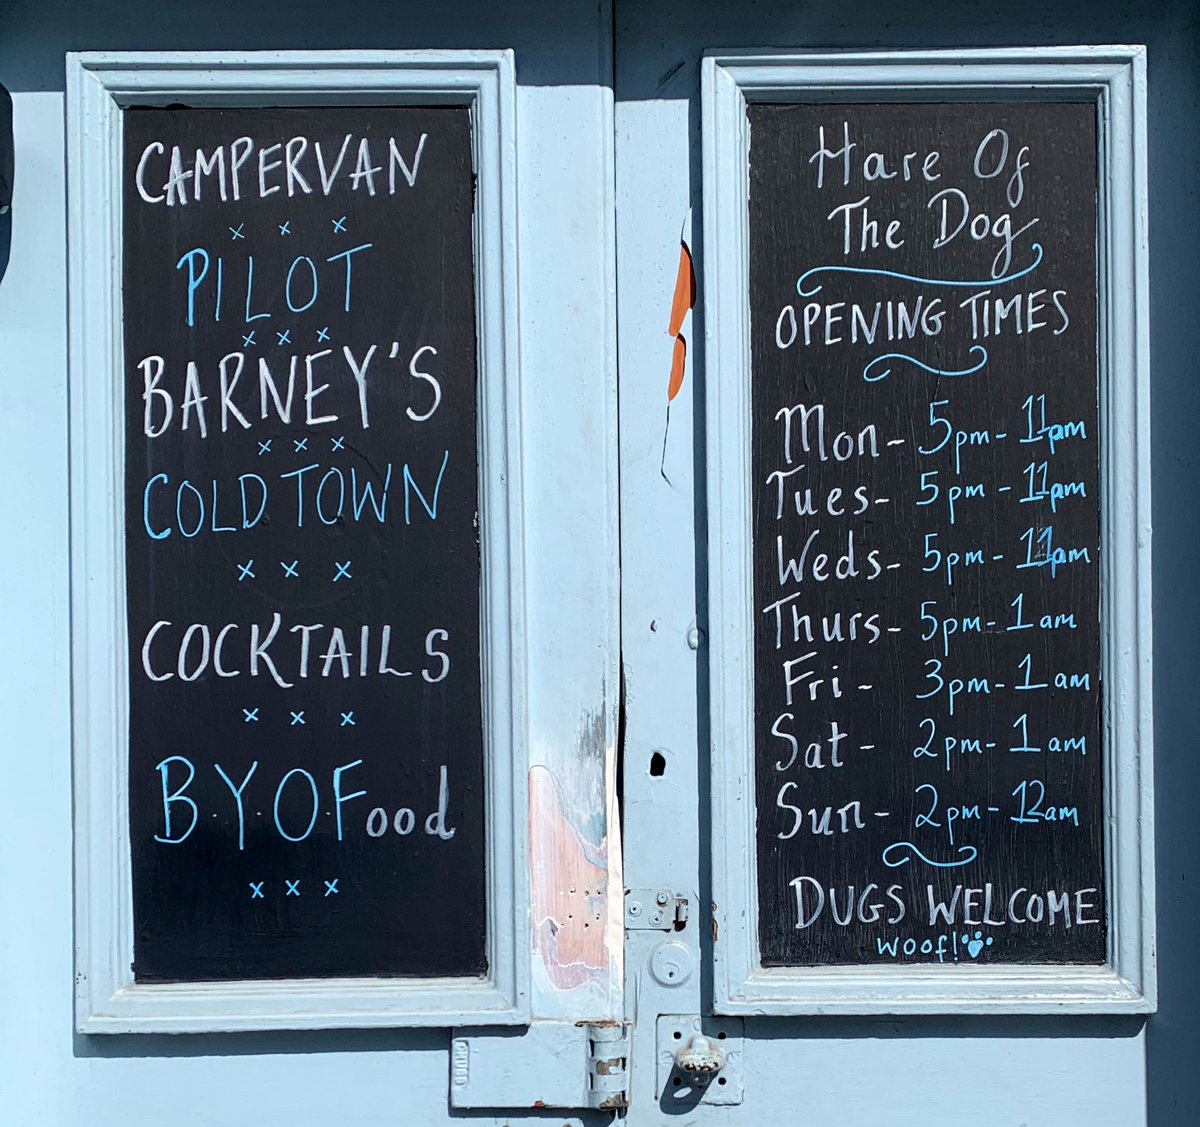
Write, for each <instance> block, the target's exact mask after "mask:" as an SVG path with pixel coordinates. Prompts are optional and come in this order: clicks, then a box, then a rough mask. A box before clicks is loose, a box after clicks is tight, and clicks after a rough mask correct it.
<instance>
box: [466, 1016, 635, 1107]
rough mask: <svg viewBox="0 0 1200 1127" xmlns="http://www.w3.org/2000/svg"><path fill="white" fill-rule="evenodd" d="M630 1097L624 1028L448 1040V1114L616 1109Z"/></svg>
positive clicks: (558, 1027) (553, 1026)
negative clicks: (450, 1111) (462, 1111)
mask: <svg viewBox="0 0 1200 1127" xmlns="http://www.w3.org/2000/svg"><path fill="white" fill-rule="evenodd" d="M628 1099H629V1027H628V1026H627V1025H620V1024H617V1023H612V1024H606V1025H586V1024H579V1025H576V1024H573V1023H571V1022H566V1021H535V1022H534V1023H533V1024H532V1025H530V1026H529V1027H528V1028H527V1029H523V1030H483V1029H476V1030H462V1029H456V1030H454V1034H453V1036H452V1038H451V1041H450V1106H451V1107H452V1108H456V1109H470V1110H493V1111H503V1110H517V1109H521V1108H563V1109H577V1108H622V1107H625V1106H626V1104H627V1103H628Z"/></svg>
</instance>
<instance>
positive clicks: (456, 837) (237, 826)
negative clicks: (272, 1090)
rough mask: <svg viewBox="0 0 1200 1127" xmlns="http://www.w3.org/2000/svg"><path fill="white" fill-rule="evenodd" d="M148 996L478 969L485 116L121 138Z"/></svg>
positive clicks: (244, 126)
mask: <svg viewBox="0 0 1200 1127" xmlns="http://www.w3.org/2000/svg"><path fill="white" fill-rule="evenodd" d="M124 174H125V181H124V193H123V207H124V219H123V222H124V286H123V303H124V304H123V308H124V358H125V388H126V391H125V472H126V489H125V511H126V540H125V549H126V567H127V574H128V636H129V832H130V841H131V852H132V872H133V901H134V972H135V977H136V979H137V980H138V981H140V982H159V981H195V980H219V979H221V980H223V979H259V978H292V977H328V976H352V975H354V976H383V975H439V976H447V975H479V974H482V973H484V972H485V971H486V970H487V958H486V942H485V941H486V897H485V870H484V840H485V826H484V789H483V788H484V764H483V736H482V721H481V704H480V696H481V691H480V683H481V668H480V543H479V522H478V496H479V487H478V484H479V483H478V478H479V468H478V458H477V441H476V411H477V386H476V385H477V363H476V336H475V296H474V294H475V289H474V262H473V241H472V215H473V206H474V203H473V191H474V187H473V177H472V146H471V124H470V118H469V113H468V111H467V110H466V109H465V108H462V109H460V108H448V107H446V108H429V107H420V108H417V107H408V108H382V107H373V108H353V107H336V108H334V107H320V108H318V107H309V108H286V109H241V108H239V109H189V108H177V109H163V110H158V109H137V110H129V111H127V112H126V113H125V119H124Z"/></svg>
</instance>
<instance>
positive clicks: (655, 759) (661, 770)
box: [650, 751, 667, 779]
mask: <svg viewBox="0 0 1200 1127" xmlns="http://www.w3.org/2000/svg"><path fill="white" fill-rule="evenodd" d="M666 771H667V760H666V757H665V756H664V755H663V753H662V752H661V751H656V752H655V753H654V754H653V755H652V756H650V777H651V778H652V779H661V778H662V777H663V775H664V774H666Z"/></svg>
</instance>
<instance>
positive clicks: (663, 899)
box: [654, 892, 670, 904]
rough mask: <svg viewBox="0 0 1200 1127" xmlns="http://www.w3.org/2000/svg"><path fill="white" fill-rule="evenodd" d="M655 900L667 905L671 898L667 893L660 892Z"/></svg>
mask: <svg viewBox="0 0 1200 1127" xmlns="http://www.w3.org/2000/svg"><path fill="white" fill-rule="evenodd" d="M654 899H655V900H656V901H657V902H658V903H659V904H666V902H667V901H668V900H669V899H670V897H669V896H668V895H667V894H666V893H665V892H660V893H659V894H658V895H657V896H656V897H655V898H654Z"/></svg>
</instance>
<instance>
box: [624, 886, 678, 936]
mask: <svg viewBox="0 0 1200 1127" xmlns="http://www.w3.org/2000/svg"><path fill="white" fill-rule="evenodd" d="M687 919H688V900H687V897H686V896H680V895H678V894H677V893H674V892H672V891H671V890H670V889H669V888H627V889H626V890H625V927H626V929H627V930H629V931H672V930H681V929H682V928H683V926H684V925H685V924H686V923H687Z"/></svg>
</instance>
